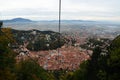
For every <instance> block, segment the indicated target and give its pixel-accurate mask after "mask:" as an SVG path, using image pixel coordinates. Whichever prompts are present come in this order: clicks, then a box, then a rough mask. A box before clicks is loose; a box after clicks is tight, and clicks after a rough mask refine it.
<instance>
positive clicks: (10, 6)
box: [0, 0, 120, 22]
mask: <svg viewBox="0 0 120 80" xmlns="http://www.w3.org/2000/svg"><path fill="white" fill-rule="evenodd" d="M58 3H59V0H0V19H12V18H17V17H22V18H28V19H31V20H57V19H58V9H59V4H58ZM119 4H120V0H62V19H63V20H94V21H95V20H98V21H117V22H120V5H119Z"/></svg>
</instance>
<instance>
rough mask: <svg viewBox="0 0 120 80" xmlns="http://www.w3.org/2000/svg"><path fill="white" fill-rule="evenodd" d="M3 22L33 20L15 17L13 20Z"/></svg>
mask: <svg viewBox="0 0 120 80" xmlns="http://www.w3.org/2000/svg"><path fill="white" fill-rule="evenodd" d="M3 22H32V20H30V19H24V18H14V19H11V20H3Z"/></svg>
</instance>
